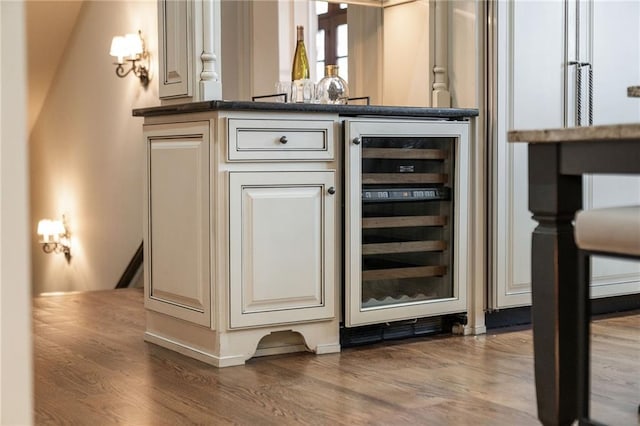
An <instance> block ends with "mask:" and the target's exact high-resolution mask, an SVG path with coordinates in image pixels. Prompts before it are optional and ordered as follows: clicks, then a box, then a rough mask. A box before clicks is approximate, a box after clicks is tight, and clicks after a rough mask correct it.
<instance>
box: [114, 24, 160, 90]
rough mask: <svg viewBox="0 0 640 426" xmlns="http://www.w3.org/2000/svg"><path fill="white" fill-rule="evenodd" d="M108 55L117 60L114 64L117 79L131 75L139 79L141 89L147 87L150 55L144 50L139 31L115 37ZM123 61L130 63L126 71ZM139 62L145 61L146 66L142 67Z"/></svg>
mask: <svg viewBox="0 0 640 426" xmlns="http://www.w3.org/2000/svg"><path fill="white" fill-rule="evenodd" d="M109 54H110V55H111V56H115V57H116V58H117V62H114V65H116V75H117V76H118V77H126V76H127V75H129V74H130V73H133V74H134V75H135V76H136V77H138V78H139V79H140V84H142V86H143V87H145V88H146V87H147V86H148V85H149V57H150V55H149V52H147V49H146V48H145V44H144V39H143V38H142V32H141V31H139V30H138V33H137V34H127V35H124V36H115V37H114V38H113V40H111V50H110V52H109ZM125 61H127V62H130V63H131V67H130V68H129V69H128V70H126V71H125V68H124V64H125ZM140 61H146V66H145V65H142V64H141V63H140Z"/></svg>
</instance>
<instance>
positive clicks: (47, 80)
mask: <svg viewBox="0 0 640 426" xmlns="http://www.w3.org/2000/svg"><path fill="white" fill-rule="evenodd" d="M83 4H84V1H82V0H75V1H59V0H47V1H27V2H26V12H27V79H28V85H29V99H28V120H27V121H28V132H29V133H31V130H32V129H33V125H34V124H35V122H36V120H37V118H38V115H39V114H40V111H41V110H42V105H43V104H44V100H45V99H46V97H47V93H48V92H49V88H50V87H51V82H52V81H53V80H54V78H55V75H56V71H57V69H58V65H59V64H60V60H61V58H62V57H63V56H64V52H65V47H66V46H67V43H68V41H69V37H70V35H71V33H72V31H73V28H74V27H75V24H76V21H77V19H78V14H79V13H80V9H81V8H82V5H83Z"/></svg>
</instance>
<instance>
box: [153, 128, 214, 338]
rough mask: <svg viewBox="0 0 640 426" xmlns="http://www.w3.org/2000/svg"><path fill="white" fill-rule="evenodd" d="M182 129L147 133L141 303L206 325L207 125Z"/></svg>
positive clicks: (208, 321) (207, 292) (207, 255)
mask: <svg viewBox="0 0 640 426" xmlns="http://www.w3.org/2000/svg"><path fill="white" fill-rule="evenodd" d="M185 130H186V131H185V133H181V132H180V131H179V130H174V131H176V133H177V134H184V136H182V135H181V136H164V135H162V134H161V133H160V134H157V135H154V134H152V133H151V132H149V133H148V136H147V161H148V164H147V170H148V177H147V194H148V198H147V203H148V213H147V221H148V223H147V226H146V229H147V232H146V241H145V254H146V259H147V262H146V263H147V269H146V270H145V273H146V276H147V277H146V278H147V282H146V283H145V288H146V296H147V297H146V299H145V300H146V303H145V305H146V306H147V308H149V309H152V310H155V311H158V312H163V313H167V314H170V315H172V316H174V317H178V318H182V319H185V320H188V321H191V322H195V323H198V324H202V325H210V323H211V321H210V300H209V299H210V298H209V295H210V285H209V270H210V267H209V264H210V262H209V259H210V258H209V219H208V218H209V216H208V211H209V146H208V127H207V126H206V124H205V125H204V126H200V128H199V129H193V128H189V129H185ZM194 130H200V132H199V133H195V134H194V133H193V132H194Z"/></svg>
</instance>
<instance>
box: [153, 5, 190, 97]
mask: <svg viewBox="0 0 640 426" xmlns="http://www.w3.org/2000/svg"><path fill="white" fill-rule="evenodd" d="M192 7H193V2H191V1H176V0H160V1H159V2H158V64H159V67H158V68H159V73H160V83H159V93H160V99H166V98H177V97H187V96H191V95H192V86H193V85H192V82H191V81H190V80H189V79H190V78H191V74H192V71H191V57H192V55H193V43H192V41H191V32H192V29H191V28H192Z"/></svg>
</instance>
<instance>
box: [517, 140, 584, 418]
mask: <svg viewBox="0 0 640 426" xmlns="http://www.w3.org/2000/svg"><path fill="white" fill-rule="evenodd" d="M581 205H582V177H581V176H563V175H561V174H560V170H559V148H558V146H557V145H554V144H540V145H536V144H530V145H529V210H530V211H531V212H532V213H533V218H534V219H535V220H536V221H538V226H537V227H536V229H535V230H534V232H533V236H532V237H533V238H532V247H531V286H532V308H531V309H532V321H533V345H534V364H535V380H536V396H537V403H538V418H539V419H540V421H541V422H542V423H543V424H544V425H564V424H571V423H572V422H573V421H574V419H576V418H577V416H578V413H577V410H578V403H577V401H578V398H577V395H578V392H577V385H578V366H577V357H578V345H577V343H578V330H579V319H580V318H579V317H580V314H579V313H580V312H581V310H582V307H581V306H582V304H583V303H584V301H583V300H581V298H580V297H578V295H579V292H578V286H579V285H580V283H579V282H578V281H579V280H578V251H577V248H576V245H575V242H574V236H573V225H572V221H573V218H574V215H575V212H576V211H577V210H578V209H580V208H581Z"/></svg>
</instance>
